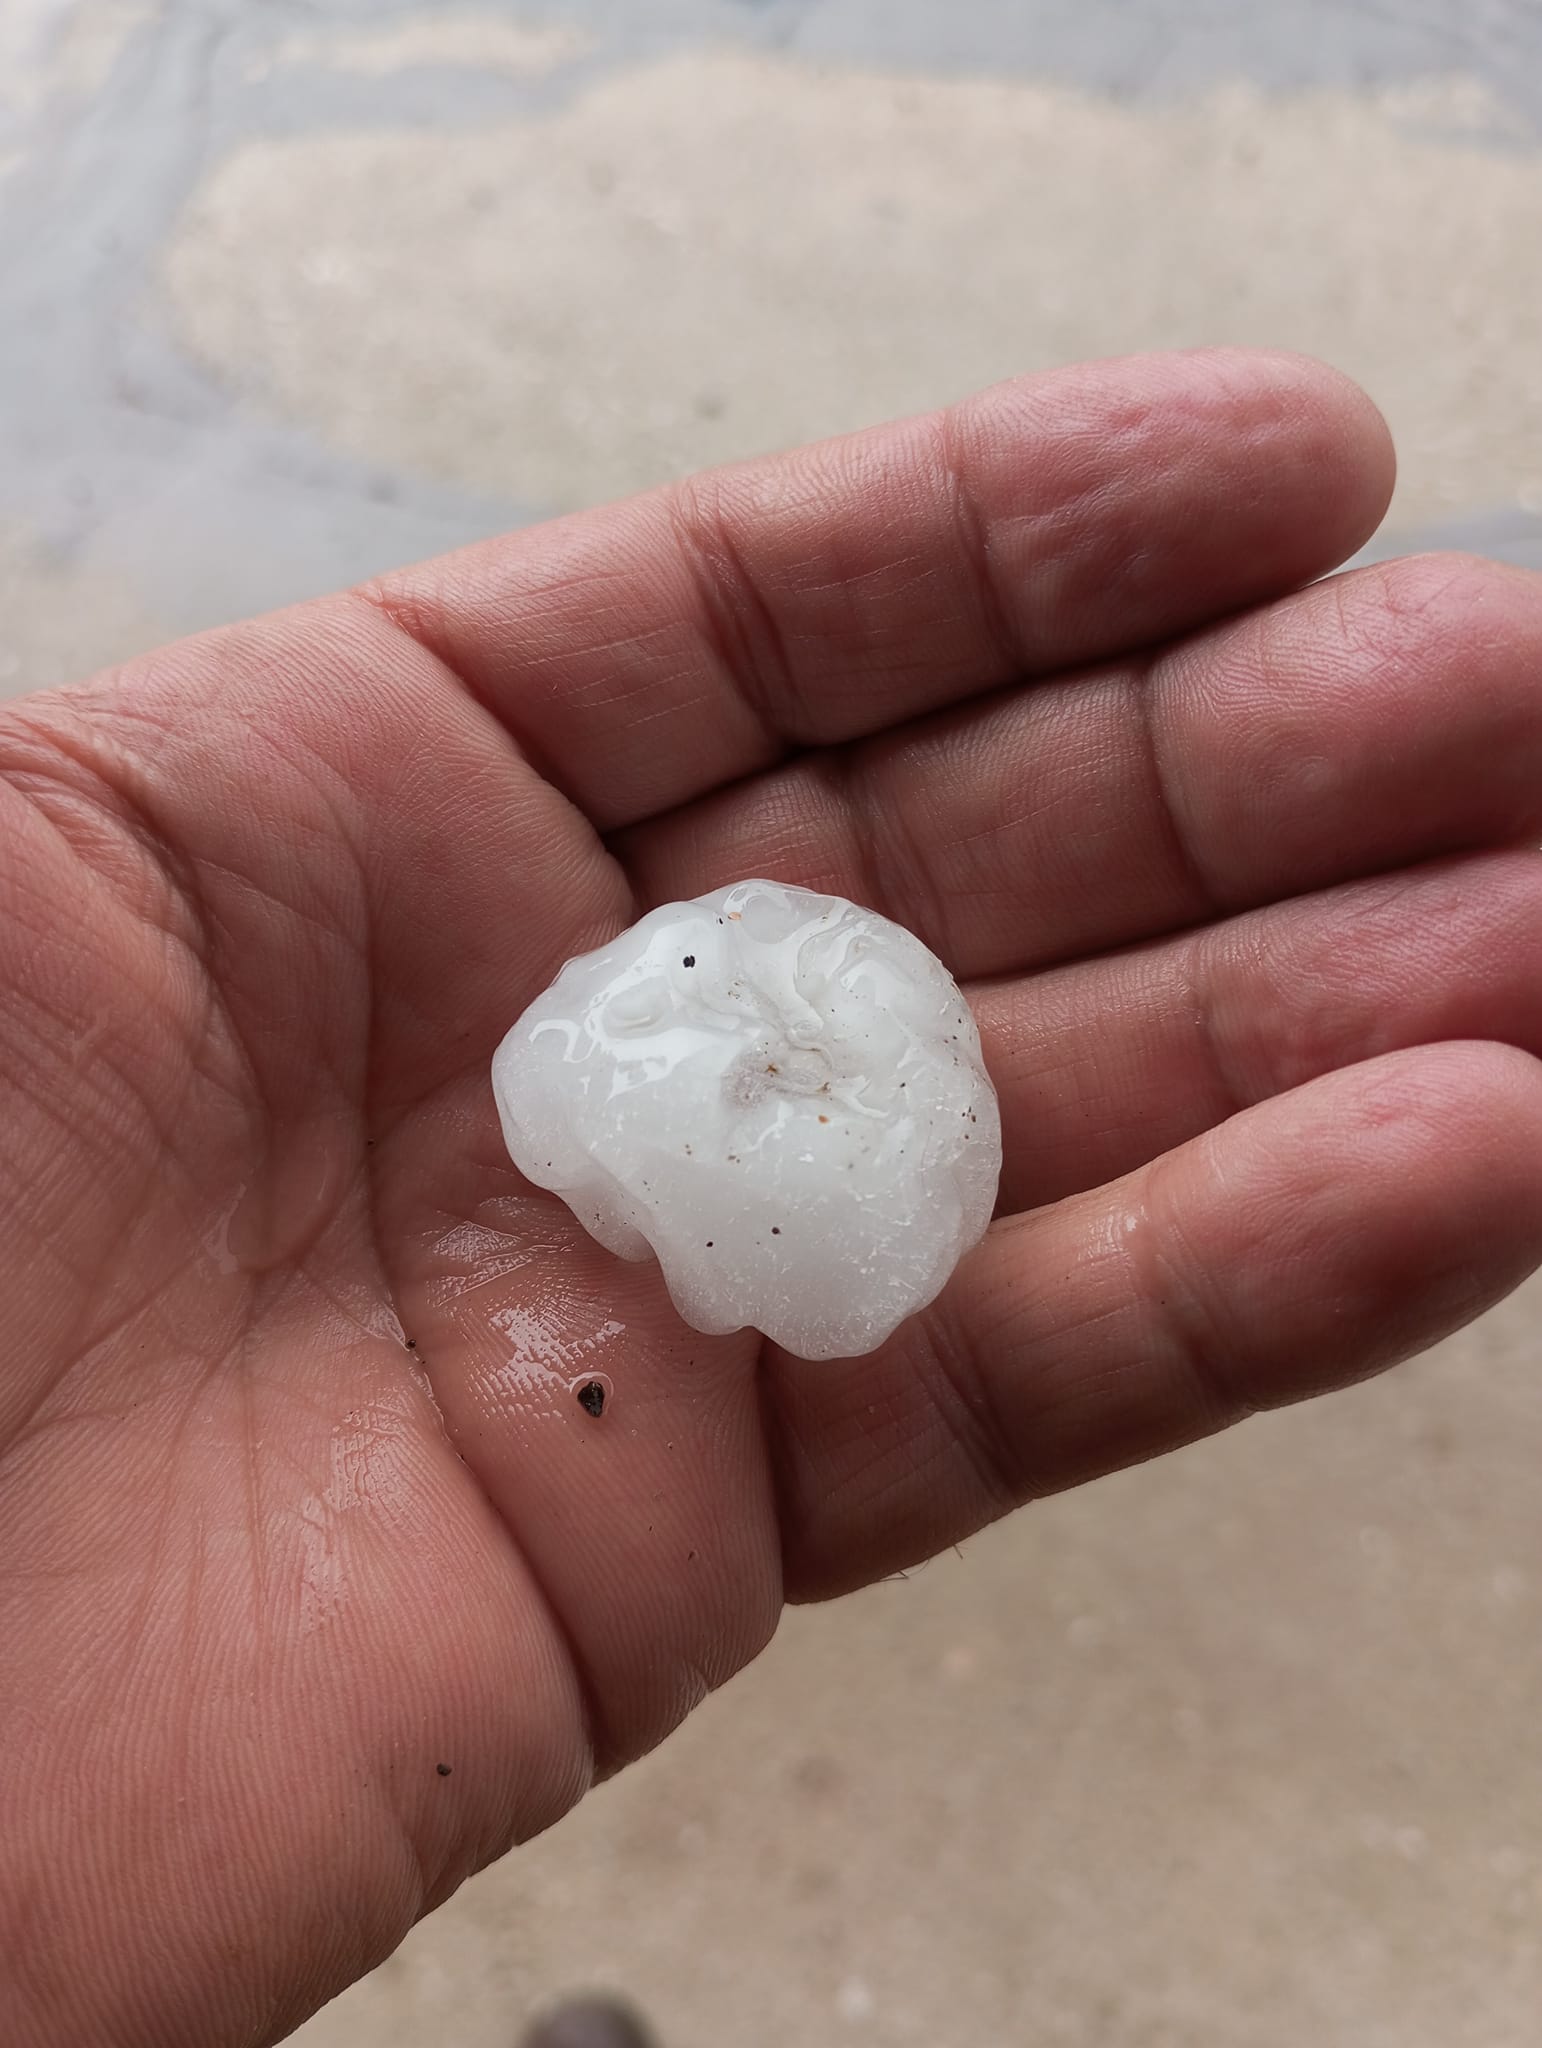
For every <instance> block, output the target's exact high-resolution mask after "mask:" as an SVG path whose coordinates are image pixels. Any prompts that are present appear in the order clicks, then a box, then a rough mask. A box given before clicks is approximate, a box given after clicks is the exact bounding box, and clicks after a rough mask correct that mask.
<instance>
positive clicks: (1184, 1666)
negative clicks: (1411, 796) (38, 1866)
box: [0, 0, 1542, 2048]
mask: <svg viewBox="0 0 1542 2048" xmlns="http://www.w3.org/2000/svg"><path fill="white" fill-rule="evenodd" d="M1539 248H1542V13H1539V11H1538V10H1537V8H1536V7H1535V6H1534V5H1533V4H1531V0H1406V4H1402V5H1400V6H1398V7H1390V6H1389V7H1379V6H1374V5H1349V4H1341V0H1288V4H1287V0H1276V4H1275V5H1273V6H1270V7H1268V8H1262V7H1243V6H1237V5H1227V4H1222V0H953V4H951V5H950V6H948V7H946V8H938V7H931V6H928V5H926V4H925V0H649V4H648V5H647V7H646V8H644V7H642V6H639V5H636V4H631V5H628V4H625V0H571V4H566V5H563V4H560V0H549V4H548V5H547V6H546V7H544V8H539V7H535V6H528V7H526V6H518V5H514V4H497V0H485V4H482V5H478V6H469V5H468V6H457V7H450V6H442V5H430V4H427V0H420V4H412V0H305V4H302V0H290V4H284V0H267V4H264V5H262V6H260V7H259V6H254V5H251V4H250V0H4V4H3V6H0V458H3V459H0V689H6V690H15V689H20V688H24V687H31V686H34V685H39V684H45V683H48V682H51V681H54V680H57V679H61V678H63V677H65V676H67V675H69V674H72V673H75V672H77V671H79V670H80V669H83V668H85V667H87V666H90V665H92V664H94V663H97V662H102V661H108V660H112V659H115V658H117V657H119V656H121V655H123V654H125V653H128V652H131V651H133V650H135V649H137V648H140V647H143V646H146V645H149V644H151V643H152V642H154V641H155V640H157V639H160V638H164V637H168V636H170V635H171V634H174V633H176V632H180V631H183V630H186V629H188V628H191V627H195V626H198V625H201V624H204V623H206V622H210V621H213V620H216V619H219V618H222V617H228V616H232V615H235V614H238V613H242V612H246V611H250V610H254V609H258V608H260V607H262V606H265V605H268V604H271V603H276V602H280V601H282V600H285V599H287V598H290V597H293V596H297V595H302V594H305V593H308V592H311V591H315V590H320V589H323V588H325V587H327V586H329V585H331V584H334V583H336V582H339V581H341V580H343V579H345V578H351V577H356V576H359V575H362V574H364V573H367V572H369V571H372V570H376V569H379V568H382V567H385V566H386V565H388V564H389V563H391V562H393V561H399V560H404V559H408V558H410V557H412V556H414V555H417V554H421V553H425V552H428V551H430V550H432V549H435V548H438V547H442V546H446V545H450V544H453V543H454V542H456V541H457V540H459V539H462V538H467V537H470V536H472V535H474V534H478V533H481V532H485V531H488V530H492V529H494V528H496V527H498V526H501V525H506V524H510V523H513V522H516V521H519V520H522V519H528V518H531V517H535V516H538V515H539V514H540V513H542V512H544V511H546V510H549V509H555V508H558V507H564V506H567V505H571V504H578V503H583V502H585V501H588V500H592V499H594V498H598V497H601V496H604V495H608V494H610V493H613V492H616V491H620V490H625V489H629V488H631V487H633V486H634V485H637V484H640V483H646V482H649V481H652V480H653V479H655V478H657V477H661V476H665V475H669V474H672V473H676V472H678V471H680V470H683V469H685V468H688V467H690V466H692V465H694V464H696V463H698V462H701V461H705V460H712V459H716V458H718V457H721V456H724V455H729V454H736V453H740V452H745V451H749V450H752V449H755V448H759V447H764V446H767V445H771V444H774V443H778V442H783V441H787V440H791V439H796V438H800V437H802V436H805V435H808V434H812V433H817V432H822V431H826V430H830V429H838V428H841V427H843V426H848V425H853V424H857V423H859V422H861V421H864V420H867V419H871V418H875V417H878V416H881V415H883V414H885V413H889V412H893V411H897V410H901V409H904V408H906V407H909V406H912V405H920V404H929V403H932V402H934V401H936V400H937V399H940V398H944V397H946V396H948V395H950V394H952V393H955V392H958V391H961V390H963V389H965V388H967V387H968V386H970V385H971V384H973V383H976V382H978V381H981V380H983V379H985V378H988V377H992V376H995V375H998V374H1001V373H1004V372H1007V371H1011V370H1015V369H1019V368H1023V367H1027V366H1032V365H1036V364H1045V363H1050V362H1054V361H1059V360H1064V359H1066V358H1070V357H1075V356H1080V355H1086V354H1092V353H1104V352H1108V351H1111V350H1123V349H1128V348H1134V347H1140V346H1144V345H1149V344H1155V343H1167V342H1181V341H1192V340H1268V341H1282V342H1287V343H1291V344H1294V345H1296V346H1298V347H1303V348H1308V349H1314V350H1316V351H1317V352H1319V353H1322V354H1325V355H1327V356H1329V357H1331V358H1333V359H1334V360H1336V361H1338V362H1339V363H1341V364H1342V365H1343V366H1344V367H1345V368H1347V369H1349V370H1351V371H1353V372H1354V373H1355V374H1356V375H1358V376H1359V377H1360V378H1361V379H1362V380H1363V381H1365V382H1366V383H1367V385H1368V386H1369V387H1370V389H1371V390H1372V392H1373V393H1374V394H1375V395H1376V396H1377V398H1378V399H1379V400H1380V401H1381V402H1382V403H1383V405H1384V406H1385V408H1386V409H1387V411H1388V413H1389V414H1390V416H1391V418H1392V420H1393V424H1394V426H1395V428H1396V429H1397V432H1398V435H1399V439H1400V442H1401V444H1402V450H1403V460H1404V473H1403V476H1404V480H1403V483H1402V486H1401V488H1400V493H1399V497H1398V500H1397V503H1396V505H1395V506H1394V509H1393V514H1392V519H1391V522H1390V525H1389V530H1388V532H1387V534H1386V535H1385V536H1383V537H1382V539H1381V540H1380V541H1379V542H1378V543H1377V546H1378V549H1379V550H1380V551H1382V552H1390V551H1394V550H1396V549H1398V548H1400V547H1402V546H1405V545H1408V544H1410V543H1418V544H1422V543H1424V542H1425V541H1428V540H1432V539H1459V540H1463V541H1466V542H1469V543H1472V544H1476V545H1479V546H1483V547H1487V548H1489V549H1490V550H1491V551H1494V552H1500V553H1504V554H1506V555H1508V556H1509V557H1511V558H1512V559H1515V560H1522V561H1530V562H1532V563H1535V564H1537V565H1539V566H1542V379H1539V378H1538V375H1537V370H1536V337H1537V335H1538V333H1539V332H1542V284H1539V277H1542V267H1539V265H1538V262H1537V251H1538V249H1539ZM1539 1363H1542V1289H1539V1288H1535V1287H1534V1288H1533V1289H1531V1290H1530V1291H1529V1292H1528V1293H1527V1294H1525V1295H1523V1296H1522V1297H1520V1298H1518V1299H1517V1300H1516V1301H1514V1302H1512V1303H1511V1304H1509V1305H1508V1306H1506V1307H1505V1308H1504V1309H1502V1310H1500V1311H1499V1312H1498V1313H1496V1314H1495V1315H1493V1316H1491V1317H1490V1318H1488V1319H1487V1321H1486V1322H1485V1323H1484V1324H1482V1325H1481V1326H1479V1328H1477V1329H1476V1330H1474V1331H1473V1332H1471V1333H1469V1334H1468V1335H1467V1336H1465V1337H1464V1338H1462V1339H1460V1340H1458V1341H1457V1342H1456V1343H1454V1344H1451V1345H1448V1346H1446V1347H1444V1348H1443V1349H1442V1351H1440V1352H1439V1353H1437V1354H1436V1355H1434V1356H1433V1357H1431V1358H1430V1359H1428V1360H1426V1361H1423V1362H1421V1363H1420V1364H1419V1365H1417V1366H1415V1367H1414V1368H1412V1369H1410V1370H1408V1371H1406V1372H1404V1373H1402V1374H1401V1375H1399V1376H1397V1377H1396V1378H1395V1379H1393V1380H1390V1381H1387V1382H1385V1383H1382V1384H1380V1385H1377V1386H1374V1387H1370V1388H1366V1389H1362V1390H1360V1391H1357V1392H1356V1393H1354V1394H1351V1395H1346V1396H1343V1397H1341V1398H1339V1399H1337V1400H1334V1401H1331V1402H1328V1403H1324V1404H1322V1405H1320V1406H1318V1407H1316V1408H1313V1409H1311V1410H1303V1411H1299V1412H1297V1413H1293V1414H1290V1415H1285V1416H1277V1417H1273V1418H1269V1419H1267V1420H1260V1421H1257V1422H1254V1423H1252V1424H1250V1425H1249V1426H1248V1427H1247V1428H1246V1429H1244V1430H1242V1431H1240V1432H1237V1433H1235V1434H1233V1435H1232V1436H1231V1437H1229V1438H1227V1439H1226V1440H1224V1441H1223V1442H1220V1443H1217V1444H1213V1445H1208V1446H1204V1447H1201V1448H1199V1449H1196V1450H1194V1451H1191V1452H1188V1453H1185V1454H1184V1455H1183V1456H1181V1457H1178V1458H1175V1459H1171V1460H1169V1461H1167V1462H1166V1463H1164V1464H1162V1465H1160V1466H1158V1467H1153V1468H1151V1469H1148V1470H1146V1471H1144V1472H1140V1473H1135V1474H1130V1475H1126V1476H1124V1477H1122V1478H1120V1479H1117V1480H1113V1481H1109V1482H1106V1483H1105V1484H1103V1485H1101V1486H1098V1487H1096V1488H1093V1489H1091V1490H1089V1491H1087V1492H1085V1493H1083V1494H1081V1495H1079V1496H1076V1497H1073V1498H1070V1499H1067V1500H1063V1501H1057V1502H1054V1503H1052V1504H1050V1505H1048V1506H1047V1507H1044V1508H1042V1509H1040V1510H1038V1511H1036V1512H1034V1513H1032V1514H1030V1515H1028V1516H1024V1517H1022V1518H1020V1519H1019V1520H1018V1521H1017V1522H1015V1523H1014V1524H1012V1525H1011V1526H1009V1527H1007V1528H1004V1529H1000V1530H997V1531H994V1532H993V1533H992V1534H991V1535H990V1536H988V1537H986V1538H982V1539H981V1540H979V1541H978V1542H976V1543H974V1544H971V1545H970V1546H969V1547H968V1550H967V1552H966V1554H965V1555H964V1556H963V1557H960V1558H955V1557H951V1556H950V1557H947V1558H944V1559H943V1560H941V1561H939V1562H938V1563H937V1564H935V1565H933V1566H931V1567H929V1568H928V1569H927V1570H926V1571H924V1572H921V1573H918V1574H915V1575H913V1576H912V1577H911V1578H910V1579H909V1580H908V1581H906V1582H903V1583H896V1584H892V1585H886V1586H882V1587H878V1588H875V1589H874V1590H872V1591H871V1592H869V1593H868V1594H865V1595H863V1596H861V1597H860V1598H858V1599H855V1600H851V1601H847V1602H844V1603H841V1604H840V1605H839V1606H838V1607H835V1608H831V1609H827V1610H824V1611H816V1612H804V1613H799V1614H795V1615H793V1616H792V1617H791V1618H790V1619H789V1621H788V1623H787V1625H786V1627H785V1629H784V1631H783V1633H782V1635H781V1637H780V1638H779V1639H778V1641H777V1643H776V1644H775V1645H774V1646H773V1648H772V1650H771V1651H770V1652H769V1653H768V1654H767V1655H766V1656H765V1657H764V1658H763V1659H762V1660H761V1662H760V1663H759V1664H758V1665H757V1666H756V1667H755V1668H754V1669H753V1670H752V1671H750V1672H749V1673H747V1674H745V1675H744V1676H743V1677H742V1678H741V1679H739V1680H738V1681H737V1682H736V1683H735V1684H734V1685H733V1686H731V1687H730V1688H729V1689H728V1691H727V1692H726V1693H725V1694H723V1695H721V1696H719V1697H718V1698H717V1699H716V1700H714V1701H712V1702H711V1703H710V1704H709V1705H708V1707H707V1708H706V1709H704V1710H703V1711H702V1712H701V1713H700V1714H699V1715H698V1716H697V1718H696V1720H695V1721H694V1722H693V1723H692V1724H691V1725H690V1726H689V1727H688V1728H687V1729H686V1730H685V1731H684V1732H683V1733H682V1734H681V1735H680V1736H679V1737H677V1738H676V1739H675V1741H674V1742H673V1743H672V1744H671V1745H670V1746H669V1747H668V1748H667V1749H666V1750H665V1751H664V1752H662V1753H661V1754H660V1755H659V1756H657V1757H655V1758H653V1759H651V1760H650V1761H649V1762H648V1763H647V1764H646V1765H644V1766H643V1767H641V1768H640V1769H638V1770H636V1771H634V1772H632V1773H630V1774H629V1775H628V1776H627V1777H625V1778H623V1779H622V1780H620V1781H619V1782H618V1783H616V1784H615V1785H613V1786H610V1787H608V1788H607V1789H606V1790H605V1791H603V1792H602V1793H600V1794H599V1795H597V1796H596V1797H595V1798H594V1799H593V1800H592V1801H591V1802H590V1803H589V1804H588V1805H587V1806H586V1807H585V1808H584V1809H583V1811H582V1812H580V1813H579V1814H578V1815H577V1816H575V1817H574V1819H573V1820H571V1821H570V1822H569V1823H567V1824H566V1825H565V1826H564V1827H563V1828H561V1829H559V1830H558V1831H557V1832H556V1833H554V1834H553V1835H552V1836H551V1837H550V1838H549V1839H547V1840H545V1841H543V1842H541V1843H539V1844H537V1845H535V1846H534V1847H532V1848H530V1849H528V1850H527V1851H525V1852H523V1853H522V1854H520V1855H518V1856H516V1857H514V1858H511V1859H509V1860H508V1861H506V1862H505V1863H504V1864H502V1865H501V1866H499V1867H498V1868H496V1869H494V1870H492V1871H490V1872H488V1873H486V1874H485V1875H484V1876H483V1877H482V1878H480V1879H479V1880H477V1881H476V1882H475V1883H474V1884H472V1885H470V1886H468V1887H467V1888H466V1890H465V1891H464V1892H463V1893H462V1894H461V1896H460V1897H459V1898H458V1899H457V1900H456V1901H455V1902H454V1903H453V1904H452V1905H451V1906H450V1907H448V1908H447V1909H445V1910H444V1911H443V1912H441V1913H440V1914H438V1915H437V1916H435V1918H434V1919H433V1920H432V1921H430V1922H429V1923H427V1924H426V1925H425V1926H424V1927H422V1928H421V1929H419V1930H418V1932H417V1933H416V1934H415V1935H414V1936H413V1937H412V1938H411V1939H410V1940H409V1942H408V1943H407V1944H406V1946H405V1947H404V1948H403V1949H402V1951H401V1952H400V1953H399V1954H398V1955H397V1956H396V1957H395V1958H394V1959H393V1960H392V1961H391V1962H390V1963H388V1964H387V1965H386V1966H385V1967H384V1968H383V1969H382V1970H380V1971H379V1972H377V1973H376V1975H375V1976H374V1977H373V1978H372V1979H370V1980H369V1981H368V1982H367V1983H365V1984H363V1985H361V1986H359V1987H357V1988H356V1989H355V1991H353V1992H352V1993H351V1994H349V1995H348V1996H347V1997H345V1998H343V1999H341V2000H340V2001H338V2002H337V2004H336V2005H334V2006H333V2007H332V2008H330V2009H329V2010H328V2011H327V2012H326V2013H324V2014H322V2015H320V2016H319V2017H318V2018H317V2019H316V2020H315V2021H313V2022H312V2023H311V2025H310V2026H309V2027H307V2028H306V2029H304V2030H303V2032H302V2034H301V2036H300V2037H298V2038H299V2039H301V2040H302V2041H303V2042H304V2043H305V2044H306V2048H365V2044H369V2048H398V2044H400V2048H406V2044H409V2043H410V2044H417V2043H428V2042H440V2041H452V2042H455V2043H457V2044H464V2048H510V2044H512V2042H513V2041H514V2039H515V2036H516V2034H517V2032H518V2029H519V2027H520V2025H521V2024H522V2022H523V2020H524V2019H525V2018H526V2016H527V2015H528V2014H529V2013H530V2012H531V2011H532V2010H533V2009H535V2008H536V2007H537V2006H539V2005H540V2004H541V2003H542V2002H543V2001H545V2000H547V1999H550V1998H551V1997H553V1996H555V1995H557V1994H558V1993H560V1992H561V1991H562V1990H563V1989H565V1988H567V1987H571V1986H579V1985H588V1984H603V1985H612V1986H615V1987H617V1988H619V1989H622V1990H624V1991H627V1992H629V1993H631V1994H633V1995H635V1996H636V1997H637V1998H639V1999H640V2000H641V2001H642V2002H643V2003H644V2004H645V2005H646V2006H647V2007H648V2009H649V2010H650V2012H651V2013H652V2015H653V2017H654V2019H655V2022H656V2024H657V2025H658V2027H659V2029H660V2031H661V2034H662V2037H663V2040H664V2043H665V2048H717V2044H720V2043H722V2042H724V2041H729V2042H732V2043H734V2044H735V2048H773V2044H774V2048H787V2044H791V2043H797V2044H798V2048H833V2044H840V2043H845V2042H848V2041H851V2042H856V2041H865V2042H870V2043H873V2044H875V2048H891V2044H892V2048H900V2044H906V2043H912V2042H914V2043H920V2044H925V2048H954V2044H956V2048H981V2044H995V2043H1001V2044H1003V2048H1005V2044H1008V2043H1011V2044H1018V2043H1021V2044H1025V2048H1061V2044H1064V2048H1073V2044H1074V2048H1169V2044H1171V2048H1178V2044H1182V2048H1223V2044H1224V2048H1237V2044H1245V2048H1299V2043H1300V2042H1301V2041H1302V2040H1303V2039H1304V2038H1312V2039H1316V2040H1321V2041H1325V2042H1329V2043H1338V2042H1344V2043H1350V2042H1352V2043H1354V2044H1356V2048H1463V2044H1473V2048H1512V2044H1513V2048H1521V2044H1526V2048H1534V2044H1535V2042H1536V2040H1537V2039H1538V2018H1537V2016H1538V2014H1539V2013H1542V1716H1539V1714H1538V1712H1537V1702H1538V1700H1539V1698H1542V1576H1539V1574H1542V1564H1539V1547H1542V1490H1539V1486H1538V1482H1537V1476H1536V1475H1537V1469H1538V1466H1539V1464H1542V1382H1539V1374H1538V1366H1539Z"/></svg>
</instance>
